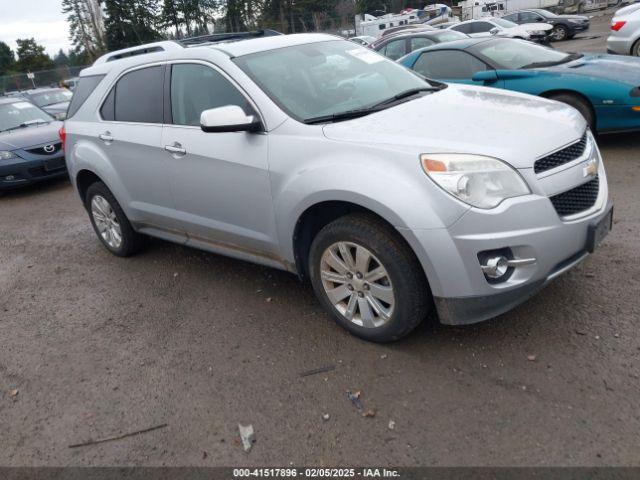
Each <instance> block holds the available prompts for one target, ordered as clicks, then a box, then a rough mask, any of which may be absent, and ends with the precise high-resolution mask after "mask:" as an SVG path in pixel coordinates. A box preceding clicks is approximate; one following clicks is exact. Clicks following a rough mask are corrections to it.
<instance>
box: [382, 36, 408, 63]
mask: <svg viewBox="0 0 640 480" xmlns="http://www.w3.org/2000/svg"><path fill="white" fill-rule="evenodd" d="M382 51H383V53H384V54H385V55H386V56H387V57H389V58H390V59H391V60H397V59H399V58H400V57H403V56H404V55H406V54H407V48H406V41H405V40H404V39H402V40H394V41H393V42H389V43H387V46H386V47H384V49H383V50H382Z"/></svg>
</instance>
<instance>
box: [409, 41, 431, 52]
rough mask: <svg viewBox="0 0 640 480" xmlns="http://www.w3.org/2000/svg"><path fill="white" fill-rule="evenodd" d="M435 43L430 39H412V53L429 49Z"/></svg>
mask: <svg viewBox="0 0 640 480" xmlns="http://www.w3.org/2000/svg"><path fill="white" fill-rule="evenodd" d="M434 43H435V42H434V41H433V40H429V39H428V38H420V37H416V38H412V39H411V51H412V52H413V51H414V50H417V49H419V48H424V47H428V46H429V45H433V44H434Z"/></svg>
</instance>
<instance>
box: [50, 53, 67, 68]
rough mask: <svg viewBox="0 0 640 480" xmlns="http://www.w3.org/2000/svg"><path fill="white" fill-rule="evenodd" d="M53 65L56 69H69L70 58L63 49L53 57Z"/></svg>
mask: <svg viewBox="0 0 640 480" xmlns="http://www.w3.org/2000/svg"><path fill="white" fill-rule="evenodd" d="M53 63H54V64H55V66H56V67H68V66H69V57H68V56H67V54H66V53H64V51H63V50H62V49H60V51H59V52H58V53H57V54H56V56H55V57H53Z"/></svg>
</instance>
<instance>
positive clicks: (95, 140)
mask: <svg viewBox="0 0 640 480" xmlns="http://www.w3.org/2000/svg"><path fill="white" fill-rule="evenodd" d="M251 37H256V38H251ZM225 40H226V41H225ZM61 136H62V137H63V141H64V143H65V146H66V152H67V162H68V168H69V172H70V176H71V178H72V181H73V183H74V185H75V187H76V188H77V191H78V193H79V195H80V198H81V200H82V202H83V203H84V205H85V206H86V209H87V211H88V213H89V217H90V219H91V222H92V224H93V227H94V229H95V232H96V234H97V235H98V238H99V239H100V241H101V242H102V243H103V244H104V246H105V247H106V248H107V249H108V250H110V251H111V252H112V253H114V254H115V255H118V256H127V255H131V254H133V253H134V252H135V251H136V250H138V248H139V247H140V246H141V244H142V243H143V239H144V237H145V236H146V235H150V236H154V237H160V238H163V239H166V240H170V241H173V242H177V243H181V244H185V245H190V246H193V247H197V248H201V249H204V250H207V251H210V252H216V253H221V254H224V255H229V256H233V257H236V258H239V259H243V260H249V261H252V262H256V263H261V264H264V265H268V266H271V267H275V268H279V269H283V270H287V271H290V272H293V273H296V274H298V275H299V276H300V277H301V278H303V279H310V281H311V283H312V284H313V288H314V290H315V292H316V294H317V296H318V298H319V299H320V301H321V302H322V304H323V305H324V307H325V308H326V309H327V311H328V312H330V313H331V314H332V315H333V316H334V317H335V319H336V320H337V322H338V323H339V324H341V325H342V326H344V327H345V328H347V329H348V330H349V331H351V332H353V333H354V334H355V335H358V336H360V337H362V338H365V339H368V340H373V341H390V340H395V339H398V338H400V337H402V336H404V335H406V334H407V333H409V332H410V331H411V330H412V329H413V328H415V327H416V326H417V325H418V324H419V323H420V322H421V321H422V320H423V319H424V318H425V317H426V316H427V315H428V314H429V313H432V312H433V313H436V312H437V314H438V316H439V319H440V321H441V322H443V323H447V324H467V323H473V322H478V321H481V320H485V319H488V318H491V317H494V316H496V315H498V314H500V313H503V312H505V311H507V310H509V309H510V308H512V307H514V306H515V305H517V304H518V303H520V302H522V301H524V300H525V299H527V298H529V297H530V296H531V295H533V294H534V293H535V292H536V291H537V290H538V289H539V288H541V287H542V286H543V285H545V284H547V283H548V282H549V281H550V280H551V279H553V278H555V277H557V276H558V275H560V274H561V273H562V272H564V271H566V270H568V269H569V268H571V267H572V266H574V265H576V264H577V263H578V262H580V261H581V260H583V259H584V258H585V257H586V256H587V255H588V254H589V253H590V252H592V251H593V250H594V249H595V248H596V247H597V246H598V244H599V243H600V241H601V240H602V238H603V237H604V236H605V235H606V234H607V233H608V231H609V229H610V227H611V220H612V207H611V205H610V204H609V202H608V190H607V180H606V176H605V171H604V167H603V164H602V160H601V158H600V153H599V151H598V147H597V145H596V142H595V141H594V138H593V136H592V135H591V133H590V132H589V131H588V130H587V126H586V124H585V121H584V119H583V118H582V116H581V115H580V114H579V113H578V112H577V111H576V110H574V109H572V108H571V107H567V106H565V105H563V104H561V103H557V102H554V101H550V100H545V99H541V98H537V97H532V96H527V95H522V94H517V93H510V92H505V91H498V90H493V89H487V88H480V87H471V86H459V85H444V84H441V83H437V82H433V81H428V80H425V79H424V78H423V77H420V76H418V75H417V74H415V73H412V72H410V71H408V70H406V69H405V68H403V67H401V66H400V65H398V64H396V63H394V62H392V61H390V60H388V59H386V58H385V57H383V56H381V55H379V54H377V53H375V52H373V51H371V50H369V49H367V48H364V47H361V46H358V45H355V44H354V43H353V42H349V41H346V40H342V39H339V38H336V37H333V36H328V35H320V34H303V35H288V36H261V35H260V34H259V33H258V34H255V35H246V36H245V37H243V38H239V39H238V38H225V37H224V36H222V37H209V38H204V39H202V38H201V39H199V40H198V41H197V42H196V41H188V42H182V43H180V42H170V41H168V42H160V43H155V44H151V45H145V46H142V47H137V48H133V49H128V50H123V51H118V52H114V53H110V54H108V55H106V56H104V57H102V58H100V59H99V60H97V61H96V63H95V64H94V65H93V66H92V67H90V68H88V69H86V70H84V71H83V72H82V75H81V79H80V83H79V85H78V87H77V89H76V93H75V95H74V97H73V101H72V105H71V106H70V109H69V119H68V120H67V121H66V123H65V129H64V131H61Z"/></svg>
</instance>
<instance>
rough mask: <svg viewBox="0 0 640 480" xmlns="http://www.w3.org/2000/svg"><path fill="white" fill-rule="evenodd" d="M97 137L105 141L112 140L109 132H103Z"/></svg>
mask: <svg viewBox="0 0 640 480" xmlns="http://www.w3.org/2000/svg"><path fill="white" fill-rule="evenodd" d="M98 138H99V139H100V140H102V141H103V142H105V143H109V142H113V137H112V136H111V132H104V133H101V134H100V135H98Z"/></svg>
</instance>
